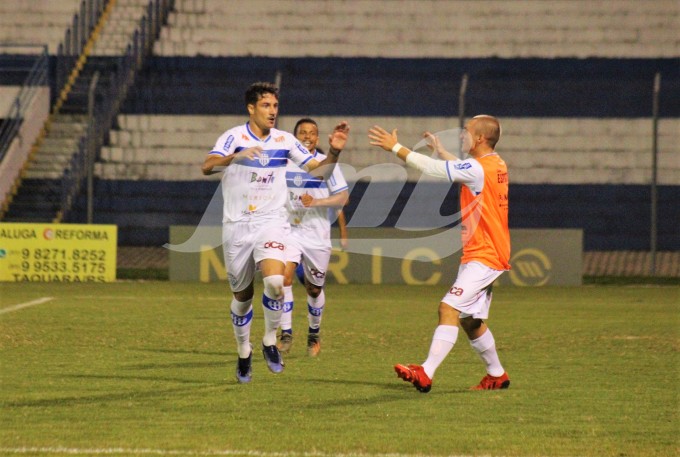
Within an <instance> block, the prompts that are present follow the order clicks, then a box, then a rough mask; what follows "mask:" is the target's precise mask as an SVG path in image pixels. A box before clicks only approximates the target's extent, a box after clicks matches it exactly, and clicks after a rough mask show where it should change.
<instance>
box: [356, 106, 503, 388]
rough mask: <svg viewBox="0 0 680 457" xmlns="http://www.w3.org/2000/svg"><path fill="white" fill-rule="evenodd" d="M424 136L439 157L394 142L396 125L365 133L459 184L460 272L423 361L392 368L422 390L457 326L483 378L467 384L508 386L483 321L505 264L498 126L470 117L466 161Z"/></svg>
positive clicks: (492, 120)
mask: <svg viewBox="0 0 680 457" xmlns="http://www.w3.org/2000/svg"><path fill="white" fill-rule="evenodd" d="M425 136H426V138H428V140H429V145H430V147H431V148H432V149H434V150H435V151H437V153H438V155H439V157H440V158H441V159H444V160H437V159H434V158H431V157H428V156H425V155H423V154H419V153H417V152H413V151H411V150H409V149H407V148H405V147H404V146H402V145H401V144H399V142H398V140H397V130H396V129H395V130H393V131H392V132H391V133H390V132H388V131H386V130H385V129H383V128H382V127H379V126H374V127H373V128H371V129H369V134H368V138H369V141H370V143H371V144H372V145H374V146H378V147H381V148H383V149H384V150H386V151H392V152H394V154H395V155H396V156H397V157H399V158H400V159H402V160H403V161H405V162H406V164H407V165H408V166H410V167H413V168H415V169H417V170H420V171H421V172H423V173H424V174H427V175H430V176H436V177H440V178H443V179H447V180H449V181H451V182H457V183H460V184H461V189H460V207H461V212H462V226H461V230H462V234H461V236H462V243H463V256H462V258H461V265H460V267H459V270H458V276H457V277H456V280H455V281H454V283H453V285H452V286H451V288H450V289H449V291H448V292H447V293H446V295H444V298H442V300H441V302H440V304H439V324H438V326H437V328H436V329H435V331H434V335H433V337H432V343H431V345H430V351H429V353H428V356H427V359H426V360H425V362H423V364H422V365H413V364H411V365H400V364H399V365H395V367H394V370H395V371H396V373H397V376H399V378H401V379H403V380H404V381H406V382H410V383H411V384H413V385H414V386H415V387H416V389H418V390H419V391H420V392H429V391H430V389H431V388H432V379H433V378H434V374H435V371H436V370H437V368H438V367H439V365H441V363H442V362H443V361H444V359H445V358H446V356H447V355H448V354H449V352H450V351H451V349H453V346H454V344H455V343H456V340H457V339H458V328H459V326H460V327H461V328H462V329H463V330H464V331H465V333H466V335H467V337H468V339H469V340H470V345H471V346H472V348H473V349H474V350H475V352H477V353H478V354H479V356H480V358H481V359H482V360H483V361H484V364H485V365H486V372H487V374H486V376H484V378H482V380H481V382H480V383H479V384H478V385H475V386H473V387H472V389H473V390H495V389H506V388H507V387H509V386H510V378H509V377H508V374H507V373H506V371H505V369H504V368H503V366H502V365H501V363H500V360H499V358H498V353H497V351H496V343H495V340H494V337H493V334H492V333H491V330H490V329H489V327H488V326H487V324H486V323H485V322H484V319H487V318H488V317H489V308H490V305H491V298H492V285H493V282H494V281H495V280H496V279H497V278H498V277H499V276H500V275H501V274H502V273H503V272H504V271H506V270H509V269H510V263H509V260H510V232H509V230H508V185H509V181H508V169H507V166H506V164H505V162H504V161H503V159H502V158H501V157H500V156H499V155H498V153H497V152H496V151H495V147H496V143H497V142H498V140H499V139H500V136H501V126H500V123H499V122H498V119H496V118H495V117H493V116H488V115H480V116H475V117H474V118H472V119H471V120H470V121H469V122H468V123H467V124H466V126H465V128H464V129H463V131H462V132H461V138H460V139H461V144H462V146H461V149H462V152H464V153H467V154H468V155H469V157H468V158H466V159H464V160H459V159H458V158H457V157H455V156H454V155H452V154H450V153H448V152H447V151H445V150H444V149H443V148H442V147H441V145H440V143H439V141H438V139H437V137H436V136H435V135H432V134H431V133H429V132H426V133H425Z"/></svg>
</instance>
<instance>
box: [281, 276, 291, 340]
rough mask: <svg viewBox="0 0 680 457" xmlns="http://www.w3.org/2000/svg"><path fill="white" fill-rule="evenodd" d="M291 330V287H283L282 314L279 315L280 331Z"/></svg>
mask: <svg viewBox="0 0 680 457" xmlns="http://www.w3.org/2000/svg"><path fill="white" fill-rule="evenodd" d="M292 329H293V286H283V313H282V314H281V330H290V331H291V332H292Z"/></svg>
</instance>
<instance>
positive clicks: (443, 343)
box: [423, 325, 458, 379]
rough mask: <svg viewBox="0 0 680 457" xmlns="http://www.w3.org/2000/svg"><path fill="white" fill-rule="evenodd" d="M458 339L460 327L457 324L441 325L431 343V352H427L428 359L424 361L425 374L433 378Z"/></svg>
mask: <svg viewBox="0 0 680 457" xmlns="http://www.w3.org/2000/svg"><path fill="white" fill-rule="evenodd" d="M457 339H458V327H457V326H455V325H439V326H438V327H437V328H436V329H435V331H434V335H432V344H431V345H430V352H429V353H428V354H427V360H425V362H424V363H423V369H424V370H425V374H426V375H428V376H429V377H430V379H432V378H433V377H434V372H435V371H437V368H438V367H439V365H441V363H442V362H443V361H444V359H445V358H446V356H447V355H449V352H451V349H453V345H454V344H456V340H457Z"/></svg>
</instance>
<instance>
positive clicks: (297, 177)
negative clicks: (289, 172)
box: [293, 173, 303, 187]
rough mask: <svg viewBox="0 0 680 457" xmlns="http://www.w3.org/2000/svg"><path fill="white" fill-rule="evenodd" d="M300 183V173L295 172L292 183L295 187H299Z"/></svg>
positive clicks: (301, 181)
mask: <svg viewBox="0 0 680 457" xmlns="http://www.w3.org/2000/svg"><path fill="white" fill-rule="evenodd" d="M302 183H303V180H302V175H301V174H300V173H297V174H296V175H295V177H294V178H293V184H295V187H300V186H302Z"/></svg>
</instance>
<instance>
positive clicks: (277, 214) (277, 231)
mask: <svg viewBox="0 0 680 457" xmlns="http://www.w3.org/2000/svg"><path fill="white" fill-rule="evenodd" d="M245 102H246V108H247V110H248V114H249V121H248V122H246V123H245V124H244V125H239V126H236V127H234V128H232V129H230V130H227V131H226V132H224V133H223V134H222V135H221V136H220V137H219V138H218V139H217V142H216V143H215V146H214V147H213V149H212V150H211V151H210V152H209V153H208V156H207V157H206V159H205V161H204V163H203V166H202V171H203V174H204V175H210V174H213V173H219V172H221V171H224V174H223V175H222V192H223V197H224V210H223V211H224V214H223V219H222V241H223V243H222V248H223V251H224V261H225V264H226V267H227V272H228V277H229V284H230V286H231V290H232V292H233V299H232V301H231V318H232V325H233V329H234V336H235V337H236V343H237V348H238V363H237V367H236V378H237V380H238V382H240V383H247V382H250V380H251V376H252V375H251V372H252V368H251V367H252V345H251V344H250V326H251V322H252V318H253V307H252V302H253V296H254V292H255V291H254V287H253V280H254V275H255V270H256V269H258V268H259V270H260V271H261V272H262V277H263V282H264V293H263V296H262V308H263V311H264V326H265V330H264V336H263V338H262V353H263V355H264V358H265V361H266V362H267V366H268V368H269V370H270V371H272V372H273V373H280V372H281V371H283V360H282V358H281V354H280V353H279V350H278V348H277V347H276V331H277V329H278V327H279V324H280V320H281V310H282V307H283V305H282V301H283V275H284V269H285V262H286V244H287V237H288V233H289V232H290V225H289V224H288V217H287V216H288V212H287V210H286V194H287V191H286V179H285V178H286V164H287V162H288V160H289V159H290V160H292V161H293V163H295V164H297V165H298V166H300V167H302V169H303V170H305V171H307V172H312V173H313V174H315V175H319V176H323V177H328V176H330V174H331V173H332V170H333V168H334V166H335V163H337V160H338V156H339V155H340V151H341V150H342V148H343V147H344V146H345V142H346V140H347V134H348V132H349V126H348V124H347V123H346V122H341V123H339V124H338V125H337V126H336V127H335V129H334V130H333V133H332V134H331V135H329V143H330V148H329V154H328V156H327V157H326V159H324V160H323V161H318V160H316V159H315V158H314V157H313V156H312V155H311V154H310V153H309V151H308V150H307V149H306V148H305V147H304V146H302V145H301V144H300V142H299V141H297V140H296V139H295V137H294V136H293V135H291V134H290V133H288V132H284V131H281V130H278V129H276V128H274V126H275V125H276V118H277V115H278V109H279V100H278V88H277V87H276V86H275V85H274V84H271V83H263V82H257V83H254V84H252V85H251V86H250V87H249V88H248V90H247V91H246V94H245ZM312 170H314V171H312Z"/></svg>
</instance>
